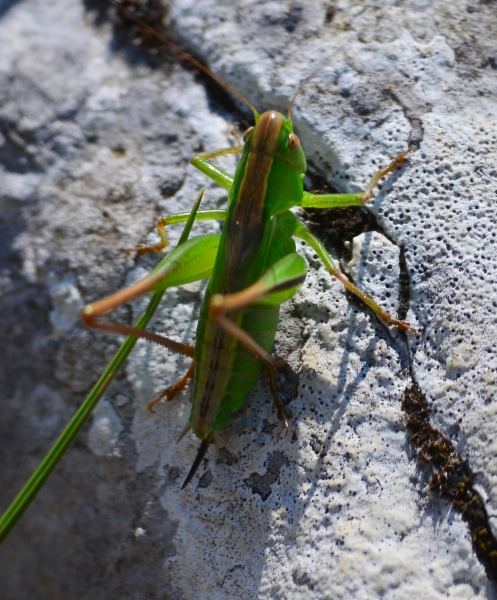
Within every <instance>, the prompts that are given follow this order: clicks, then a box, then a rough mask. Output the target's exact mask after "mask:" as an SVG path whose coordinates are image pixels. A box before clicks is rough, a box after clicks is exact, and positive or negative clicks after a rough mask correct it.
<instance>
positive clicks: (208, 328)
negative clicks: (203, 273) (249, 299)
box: [191, 293, 279, 439]
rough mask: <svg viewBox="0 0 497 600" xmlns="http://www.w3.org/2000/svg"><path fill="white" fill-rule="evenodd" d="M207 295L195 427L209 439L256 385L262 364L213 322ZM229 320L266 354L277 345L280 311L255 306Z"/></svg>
mask: <svg viewBox="0 0 497 600" xmlns="http://www.w3.org/2000/svg"><path fill="white" fill-rule="evenodd" d="M209 302H210V294H209V293H206V295H205V298H204V301H203V304H202V308H201V311H200V318H199V322H198V326H197V340H196V345H195V375H194V391H193V406H192V413H191V426H192V430H193V431H194V433H196V434H197V435H198V436H199V437H200V438H202V439H205V438H206V437H207V436H208V435H209V433H211V432H212V431H216V430H218V429H220V428H221V427H223V426H224V425H225V424H226V423H227V422H228V420H229V418H230V416H231V414H232V413H233V412H235V411H236V410H238V409H239V408H240V406H241V405H242V403H243V401H244V399H245V397H246V396H247V394H248V393H249V392H250V390H251V389H252V387H253V386H254V385H255V382H256V380H257V377H258V375H259V373H260V370H261V368H262V363H261V361H260V360H258V359H257V358H255V356H254V355H253V354H252V353H251V352H250V351H249V350H247V348H245V346H243V345H242V344H241V343H240V342H238V341H237V340H235V339H234V338H233V337H232V336H231V335H229V334H228V333H226V332H225V331H224V330H223V329H221V328H220V327H219V326H218V325H216V324H215V323H213V322H212V320H211V319H210V317H209V315H208V306H209ZM229 317H230V318H231V319H233V320H234V321H236V323H237V324H238V325H240V326H241V327H242V328H243V329H244V330H245V331H246V332H247V333H248V334H249V335H251V336H252V337H253V338H254V339H255V340H256V341H257V342H258V343H259V344H260V345H261V346H262V347H263V348H264V349H265V350H266V351H269V350H270V348H271V346H272V345H273V341H274V336H275V333H276V328H277V326H278V317H279V307H275V308H262V307H257V306H253V307H252V306H251V307H249V308H246V309H244V310H242V311H239V312H238V313H236V314H233V313H232V314H230V315H229Z"/></svg>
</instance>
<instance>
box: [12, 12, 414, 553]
mask: <svg viewBox="0 0 497 600" xmlns="http://www.w3.org/2000/svg"><path fill="white" fill-rule="evenodd" d="M126 12H127V11H126ZM130 16H131V17H132V18H134V17H133V16H132V15H130ZM135 20H136V19H135ZM141 25H142V26H144V27H145V28H146V29H147V30H148V31H149V32H150V33H152V35H154V36H156V37H157V38H158V39H160V40H161V41H163V42H164V43H166V44H168V45H169V46H173V48H175V49H176V51H177V52H178V53H179V55H180V56H181V57H182V58H185V59H186V60H189V61H190V62H192V63H193V64H195V66H197V67H198V68H200V69H201V70H202V71H204V72H205V73H207V74H208V75H209V76H211V77H212V78H213V79H215V81H217V82H218V83H220V84H221V85H223V86H224V87H225V88H226V89H227V90H228V91H230V92H232V93H234V94H235V95H236V96H237V98H238V99H239V100H241V101H243V102H244V103H245V104H246V105H247V106H248V107H249V108H250V109H251V110H252V112H253V114H254V119H255V124H254V126H253V127H250V128H248V129H247V131H246V132H245V134H244V136H243V145H240V146H236V147H230V148H225V149H221V150H217V151H214V152H211V153H203V154H199V155H197V156H194V157H193V158H192V159H191V163H192V165H193V166H195V167H196V168H197V169H199V170H200V171H201V172H203V173H204V174H205V175H207V176H208V177H210V178H211V179H212V180H214V181H215V182H216V183H218V184H219V185H221V186H222V187H223V188H225V189H226V190H228V191H229V194H228V207H227V209H226V210H211V211H201V210H198V206H199V203H200V200H201V195H202V193H201V194H200V196H199V198H198V201H197V204H196V206H195V207H194V209H193V210H192V211H191V212H189V213H179V214H174V215H169V216H167V217H163V218H161V219H160V220H159V222H158V225H157V227H158V232H159V235H160V238H161V241H160V243H158V244H155V245H151V246H139V247H137V248H136V249H135V250H136V251H137V252H140V253H142V252H149V251H157V250H162V249H163V248H165V247H166V246H167V234H166V227H167V226H169V225H171V224H174V223H182V222H186V223H187V225H186V227H185V231H184V234H183V236H182V238H181V240H180V245H178V247H177V248H175V249H174V250H173V251H172V252H171V253H170V254H168V255H167V256H166V258H165V259H163V260H162V261H161V262H160V263H159V264H158V266H157V267H156V268H155V269H153V270H152V272H151V273H150V274H149V275H148V276H147V277H145V278H144V279H143V280H141V281H140V282H138V283H136V284H135V285H133V286H131V287H129V288H126V289H124V290H122V291H120V292H117V293H116V294H113V295H111V296H109V297H107V298H104V299H102V300H99V301H97V302H94V303H93V304H90V305H88V306H86V307H85V309H84V310H83V320H84V322H85V324H86V325H88V326H91V327H95V328H98V329H102V330H105V331H112V332H116V333H120V334H124V335H127V336H129V337H128V338H127V340H126V341H125V342H124V344H123V346H122V347H121V349H120V350H119V351H118V353H117V355H116V357H115V358H114V360H113V361H112V363H111V364H110V365H109V367H108V369H107V370H106V372H105V373H104V375H103V376H102V378H101V379H100V380H99V382H98V383H97V385H96V386H95V388H94V389H93V390H92V392H91V393H90V395H89V396H88V398H87V399H86V401H85V402H84V404H83V405H82V407H81V409H80V410H79V411H78V412H77V413H76V415H75V417H74V418H73V419H72V420H71V422H70V424H69V425H68V427H67V428H66V430H65V431H64V432H63V434H62V436H61V437H60V438H59V440H58V441H57V443H56V444H55V446H54V447H53V449H52V450H51V451H50V453H49V455H47V457H46V458H45V460H44V461H43V463H42V464H41V465H40V467H39V468H38V470H37V471H36V472H35V473H34V475H33V476H32V478H31V479H30V480H29V482H28V483H27V484H26V486H25V487H24V488H23V490H22V491H21V493H20V494H19V496H18V497H17V498H16V500H15V501H14V503H13V504H12V506H11V507H10V508H9V509H8V510H7V512H6V513H5V515H4V516H3V517H2V520H1V521H0V542H1V541H2V540H3V539H4V538H5V537H6V535H7V534H8V532H9V531H10V530H11V529H12V527H13V526H14V525H15V523H16V522H17V520H18V519H19V518H20V516H21V515H22V513H23V512H24V510H26V508H27V507H28V506H29V504H30V502H31V501H32V500H33V499H34V497H35V496H36V494H37V492H38V491H39V489H40V488H41V487H42V485H43V484H44V482H45V480H46V479H47V478H48V476H49V475H50V473H51V472H52V470H53V469H54V468H55V466H56V465H57V464H58V461H59V460H60V459H61V457H62V456H63V454H64V453H65V451H66V450H67V448H68V447H69V445H70V444H71V443H72V441H73V440H74V438H75V436H76V435H77V433H78V432H79V429H80V428H81V427H82V425H83V424H84V422H85V421H86V419H87V418H88V416H89V414H90V413H91V411H92V409H93V408H94V406H95V405H96V403H97V402H98V400H99V399H100V398H101V396H102V395H103V393H104V391H105V390H106V389H107V387H108V385H109V384H110V383H111V381H112V379H113V378H114V377H115V375H116V373H117V370H118V369H119V368H120V367H121V366H122V364H123V362H124V361H125V360H126V358H127V356H128V355H129V353H130V352H131V350H132V348H133V345H134V343H135V341H136V339H137V338H145V339H148V340H150V341H153V342H156V343H158V344H160V345H163V346H165V347H166V348H168V349H170V350H171V351H173V352H178V353H181V354H183V355H185V356H188V357H190V358H192V363H191V365H190V367H189V369H188V371H187V373H186V374H185V375H184V376H183V377H181V378H180V379H179V380H178V381H177V382H176V383H175V384H173V385H172V386H170V387H168V388H167V389H166V390H165V391H164V392H163V393H162V394H161V395H160V396H159V397H158V398H156V399H155V400H154V401H152V402H151V403H150V405H149V406H150V408H151V407H152V406H153V405H154V404H155V403H156V402H158V401H159V400H160V399H162V398H164V397H165V398H167V399H168V400H171V399H172V398H173V397H174V396H175V395H176V393H177V392H178V391H180V390H182V389H183V388H184V387H185V386H186V385H187V383H188V381H189V380H190V379H193V398H192V410H191V414H190V418H189V421H188V423H187V424H186V427H185V430H184V433H183V435H184V434H185V433H186V432H188V431H189V430H191V431H192V432H193V433H194V434H195V435H196V436H197V437H198V438H199V439H200V447H199V450H198V453H197V456H196V458H195V460H194V462H193V465H192V467H191V469H190V471H189V473H188V475H187V477H186V479H185V481H184V483H183V486H182V488H184V487H185V486H186V485H187V484H188V483H189V482H190V481H191V479H192V478H193V476H194V475H195V473H196V471H197V469H198V468H199V466H200V464H201V463H202V460H203V458H204V457H205V455H206V453H207V451H208V448H209V445H210V444H211V442H212V441H213V440H214V439H215V437H216V433H217V432H218V431H219V430H220V429H222V428H223V427H225V426H226V424H227V423H228V422H229V420H230V418H231V416H232V414H233V413H234V412H235V411H237V410H239V408H240V407H241V405H242V404H243V402H244V400H245V398H246V397H247V395H248V394H249V392H250V391H251V389H252V388H253V386H254V384H255V382H256V380H257V378H258V376H259V373H260V371H261V370H262V369H263V368H265V369H266V370H267V372H268V375H269V381H270V388H271V392H272V395H273V397H274V402H275V405H276V408H277V412H278V417H279V418H280V420H282V422H283V426H284V428H285V430H287V431H288V429H289V424H288V418H289V413H288V411H287V409H286V408H285V405H284V403H283V400H282V398H281V397H280V394H279V392H278V389H277V384H276V377H275V375H276V372H277V370H278V369H279V368H280V367H281V366H282V365H283V364H284V361H281V360H277V359H276V358H274V357H273V356H272V355H271V354H270V349H271V346H272V344H273V342H274V338H275V334H276V329H277V325H278V318H279V308H280V305H281V303H282V302H284V301H286V300H288V299H290V298H291V297H292V296H293V295H294V294H295V293H296V292H297V290H298V289H299V287H300V286H301V285H302V283H303V282H304V280H305V276H306V271H307V266H306V263H305V261H304V259H303V258H302V257H301V256H300V255H299V254H298V253H297V252H296V245H295V238H296V239H300V240H303V241H305V242H306V243H307V244H309V246H310V247H311V248H313V250H314V251H315V252H316V254H317V255H318V257H319V259H320V260H321V261H322V263H323V264H324V266H325V268H326V269H327V270H328V272H329V273H330V275H332V276H334V277H335V278H337V279H338V280H339V281H340V282H341V283H342V284H343V285H344V286H345V287H346V288H347V289H348V290H349V291H351V292H352V293H354V294H355V295H357V296H358V297H359V298H361V299H362V300H363V301H364V302H365V303H366V304H367V305H368V306H369V307H370V308H371V309H372V310H373V312H374V313H375V314H376V315H377V316H378V317H379V318H380V319H382V320H384V321H385V322H387V323H389V324H391V325H395V326H397V327H399V328H400V329H402V330H410V331H414V329H413V328H412V327H411V326H410V325H409V324H408V323H407V322H405V321H401V320H398V319H396V318H394V317H392V316H390V315H389V314H388V313H386V312H385V311H384V310H383V309H382V308H381V307H380V306H379V305H378V304H377V303H376V302H375V301H374V300H373V299H372V298H370V297H369V296H367V295H366V294H365V293H363V292H362V291H361V290H359V289H358V288H357V287H356V286H355V285H354V284H353V283H352V282H351V281H349V279H348V278H347V277H346V276H345V275H344V274H342V273H341V272H340V271H339V269H338V267H337V266H336V265H335V264H334V262H333V260H332V258H331V256H330V255H329V253H328V252H327V250H326V249H325V247H324V245H323V244H322V243H321V242H320V241H319V240H318V239H317V238H316V237H315V236H314V235H313V234H312V233H311V232H310V231H309V230H308V229H307V227H306V226H305V225H304V224H303V223H302V222H301V221H299V220H298V219H297V217H296V216H295V215H294V214H293V212H291V209H293V208H295V207H303V208H334V207H343V206H353V205H362V204H364V203H365V202H367V200H369V199H370V198H371V197H372V192H373V189H374V187H375V186H376V184H377V183H378V181H379V180H380V179H381V178H382V177H383V176H384V175H386V174H387V173H389V172H390V171H392V170H393V169H395V168H396V167H397V166H398V165H401V164H403V163H404V162H405V161H406V155H407V154H408V153H409V152H411V151H412V150H413V148H408V149H407V150H406V151H405V152H403V153H401V154H399V155H398V156H397V157H396V158H395V159H394V160H393V161H392V162H391V163H390V164H389V165H388V166H387V167H386V168H384V169H381V170H379V171H378V172H377V173H375V174H374V176H373V177H372V179H371V181H370V183H369V185H368V186H367V187H366V189H365V191H364V192H362V193H358V194H323V195H316V194H312V193H309V192H305V191H304V189H303V177H304V174H305V171H306V166H307V165H306V159H305V155H304V152H303V149H302V147H301V145H300V140H299V138H298V137H297V135H296V134H295V133H294V131H293V123H292V121H291V108H292V105H293V101H294V99H295V96H294V99H292V101H291V103H290V107H289V109H288V114H287V115H286V116H285V115H283V114H281V113H279V112H277V111H275V110H269V111H266V112H264V113H262V114H259V113H258V112H257V111H256V109H255V108H254V107H253V106H252V104H251V103H250V102H248V101H247V100H246V99H245V98H243V96H241V94H239V93H238V92H236V91H235V90H233V88H231V86H229V85H228V84H227V83H225V82H224V81H223V80H222V79H220V78H219V77H218V76H216V75H215V74H213V73H212V72H211V71H210V70H208V69H207V68H206V67H204V66H203V65H200V64H199V63H198V62H197V61H196V60H195V59H193V58H192V57H190V56H189V55H187V54H186V53H184V52H183V51H182V50H179V49H178V48H177V47H176V46H174V45H173V44H172V43H171V42H170V41H169V40H167V39H165V38H163V37H162V36H161V35H160V34H158V33H157V32H155V31H154V30H153V29H152V28H150V27H148V26H146V25H145V24H141ZM299 90H300V88H299ZM299 90H297V93H298V91H299ZM226 154H241V159H240V160H239V162H238V165H237V168H236V171H235V174H234V175H233V176H231V175H229V174H228V173H226V172H225V171H223V170H221V169H219V168H217V167H215V166H214V165H212V164H211V162H210V161H211V160H212V159H214V158H216V157H218V156H222V155H226ZM205 219H218V220H221V221H224V227H223V230H222V233H221V235H214V234H210V235H204V236H199V237H192V238H191V239H189V240H188V241H187V238H188V235H189V233H190V229H191V227H192V225H193V223H194V221H195V220H205ZM202 279H209V282H208V286H207V290H206V293H205V297H204V300H203V303H202V307H201V311H200V317H199V322H198V325H197V332H196V341H195V346H192V345H188V344H182V343H179V342H177V341H174V340H171V339H169V338H167V337H165V336H162V335H159V334H155V333H151V332H148V331H146V330H145V327H146V325H147V323H148V321H149V320H150V318H151V316H152V315H153V312H154V311H155V310H156V308H157V305H158V302H159V300H160V298H161V297H162V295H163V293H164V292H165V291H166V289H167V288H169V287H173V286H178V285H182V284H185V283H189V282H193V281H199V280H202ZM145 293H153V297H152V301H151V304H150V305H149V309H147V312H146V313H145V315H144V316H143V317H142V318H141V319H140V320H139V321H138V323H137V325H136V326H135V327H129V326H126V325H120V324H116V323H108V322H106V323H102V322H101V321H99V318H100V317H101V316H103V315H105V314H106V313H108V312H109V311H110V310H112V309H114V308H116V307H117V306H119V305H120V304H122V303H124V302H127V301H130V300H132V299H133V298H136V297H138V296H140V295H142V294H145Z"/></svg>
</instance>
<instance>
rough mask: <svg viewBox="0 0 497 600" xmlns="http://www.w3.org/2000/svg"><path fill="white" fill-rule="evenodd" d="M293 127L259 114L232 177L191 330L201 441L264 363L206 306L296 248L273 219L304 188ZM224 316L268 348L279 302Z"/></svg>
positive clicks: (195, 424)
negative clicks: (212, 259)
mask: <svg viewBox="0 0 497 600" xmlns="http://www.w3.org/2000/svg"><path fill="white" fill-rule="evenodd" d="M291 132H292V127H291V123H290V122H289V121H288V120H287V119H285V117H284V116H283V115H281V114H280V113H277V112H276V111H270V112H267V113H264V114H263V115H262V116H261V117H260V119H259V120H258V123H257V125H256V126H255V128H254V130H253V131H252V133H251V134H250V135H249V137H248V139H247V141H246V142H245V145H244V149H243V155H242V158H241V160H240V161H239V163H238V166H237V169H236V173H235V176H234V179H233V184H232V187H231V190H230V193H229V206H228V214H227V219H226V221H225V224H224V228H223V233H222V235H221V240H220V244H219V249H218V253H217V257H216V262H215V265H214V269H213V273H212V276H211V279H210V281H209V285H208V288H207V292H206V294H205V298H204V301H203V304H202V308H201V311H200V318H199V323H198V327H197V335H196V345H195V376H194V391H193V406H192V413H191V426H192V429H193V431H194V432H195V433H196V435H197V436H198V437H200V438H202V439H206V438H207V437H208V436H209V435H210V434H211V432H213V431H216V430H218V429H220V428H221V427H223V426H224V425H225V424H226V423H227V422H228V420H229V419H230V416H231V414H232V413H233V412H234V411H236V410H238V409H239V408H240V406H241V404H242V402H243V401H244V399H245V397H246V396H247V394H248V393H249V392H250V390H251V389H252V387H253V386H254V384H255V382H256V380H257V377H258V375H259V372H260V370H261V368H262V363H261V361H260V360H259V359H258V358H256V357H255V356H254V355H253V354H252V352H251V351H250V350H248V349H247V348H246V347H245V346H244V345H243V344H242V343H241V342H239V341H237V340H236V339H235V338H233V337H232V336H231V335H230V334H229V333H227V332H226V331H224V330H223V329H222V328H221V327H220V326H219V325H217V324H216V323H215V322H214V321H213V320H212V318H211V315H210V309H209V307H210V301H211V296H212V295H213V294H222V295H225V294H233V293H235V292H240V291H242V290H245V289H246V288H248V287H249V286H251V285H252V284H253V283H255V282H256V281H257V280H259V279H260V278H261V277H262V276H263V275H264V273H266V272H267V270H268V269H269V268H270V267H271V266H273V265H274V264H275V263H277V262H278V261H279V260H280V259H282V258H283V257H285V256H287V255H289V254H292V253H295V242H294V241H293V239H292V238H291V237H290V236H288V235H287V234H286V232H285V231H284V229H283V228H282V226H281V223H280V222H279V221H278V218H277V214H278V213H281V212H282V211H283V210H285V209H287V208H288V207H290V206H295V205H296V204H298V203H299V202H300V200H301V198H302V193H303V185H302V176H303V173H304V171H305V167H306V163H305V157H304V154H303V152H302V149H301V148H300V146H299V148H298V149H297V150H293V151H291V150H289V149H288V135H289V134H290V133H291ZM283 181H284V182H285V185H282V182H283ZM229 317H230V319H232V320H233V321H235V322H236V323H237V324H238V325H240V326H241V327H242V329H243V330H244V331H246V332H247V333H248V334H249V335H250V336H251V337H252V338H253V339H254V340H255V341H256V342H257V343H258V344H259V345H260V346H261V347H262V348H263V349H264V350H266V351H269V350H270V348H271V346H272V344H273V341H274V336H275V333H276V328H277V326H278V318H279V304H276V305H274V304H271V305H269V306H268V305H267V304H264V303H262V302H259V303H255V304H253V305H250V306H248V307H246V308H243V309H240V310H238V311H236V312H235V313H231V314H230V315H229Z"/></svg>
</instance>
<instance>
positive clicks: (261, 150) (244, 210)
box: [232, 110, 282, 227]
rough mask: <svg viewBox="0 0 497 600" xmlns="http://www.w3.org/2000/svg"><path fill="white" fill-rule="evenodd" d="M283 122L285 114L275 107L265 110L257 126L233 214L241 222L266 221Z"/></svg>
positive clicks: (255, 224) (244, 223)
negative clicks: (275, 155)
mask: <svg viewBox="0 0 497 600" xmlns="http://www.w3.org/2000/svg"><path fill="white" fill-rule="evenodd" d="M281 125H282V115H280V114H279V113H278V112H276V111H274V110H272V111H268V112H265V113H264V114H263V115H262V116H261V118H260V120H259V122H258V123H257V125H256V127H255V130H254V133H253V134H252V139H251V148H250V152H249V155H248V158H247V164H246V167H245V173H244V175H243V180H242V182H241V184H240V188H239V191H238V198H237V201H236V206H235V208H234V211H233V215H232V218H233V220H234V222H235V223H237V224H240V225H242V226H246V227H257V226H259V225H261V223H262V214H263V209H264V200H265V199H266V189H267V179H268V177H269V173H270V171H271V166H272V164H273V155H274V151H275V148H276V145H277V143H278V139H279V134H280V131H281Z"/></svg>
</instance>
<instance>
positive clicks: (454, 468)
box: [401, 378, 497, 582]
mask: <svg viewBox="0 0 497 600" xmlns="http://www.w3.org/2000/svg"><path fill="white" fill-rule="evenodd" d="M401 407H402V410H403V411H404V413H405V414H406V417H407V430H408V432H409V444H410V446H411V448H412V449H413V450H414V451H415V452H416V454H417V455H418V458H419V463H420V464H421V465H423V466H424V469H425V470H427V471H428V472H429V474H430V479H429V486H430V489H431V490H432V491H433V492H435V493H437V494H438V495H439V496H440V497H442V498H445V499H447V500H449V501H450V503H451V505H452V506H453V508H454V509H455V510H456V511H457V512H458V513H460V515H461V517H462V519H463V520H464V521H465V522H466V523H467V524H468V528H469V531H470V534H471V541H472V542H473V548H474V550H475V553H476V555H477V557H478V559H479V560H480V562H481V563H482V564H483V566H484V567H485V571H486V573H487V576H488V578H489V579H491V580H492V581H493V582H497V540H496V539H495V536H494V535H493V533H492V530H491V528H490V524H489V521H488V514H487V511H486V508H485V505H484V503H483V500H482V499H481V497H480V495H479V494H478V492H477V491H476V490H475V488H474V485H473V479H474V474H473V472H472V470H471V468H470V466H469V464H468V463H467V461H466V460H464V459H463V458H462V456H461V455H460V454H459V453H458V452H457V451H456V449H455V448H454V446H453V445H452V443H451V441H450V440H449V439H448V438H446V437H445V436H444V435H443V434H442V433H441V432H440V431H439V430H438V429H436V428H435V427H433V425H431V423H430V406H429V404H428V402H427V400H426V397H425V395H424V394H423V392H422V391H421V389H420V387H419V385H418V384H417V383H416V381H415V380H414V378H413V383H412V384H411V385H410V386H408V387H407V388H406V390H405V391H404V395H403V398H402V401H401Z"/></svg>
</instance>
